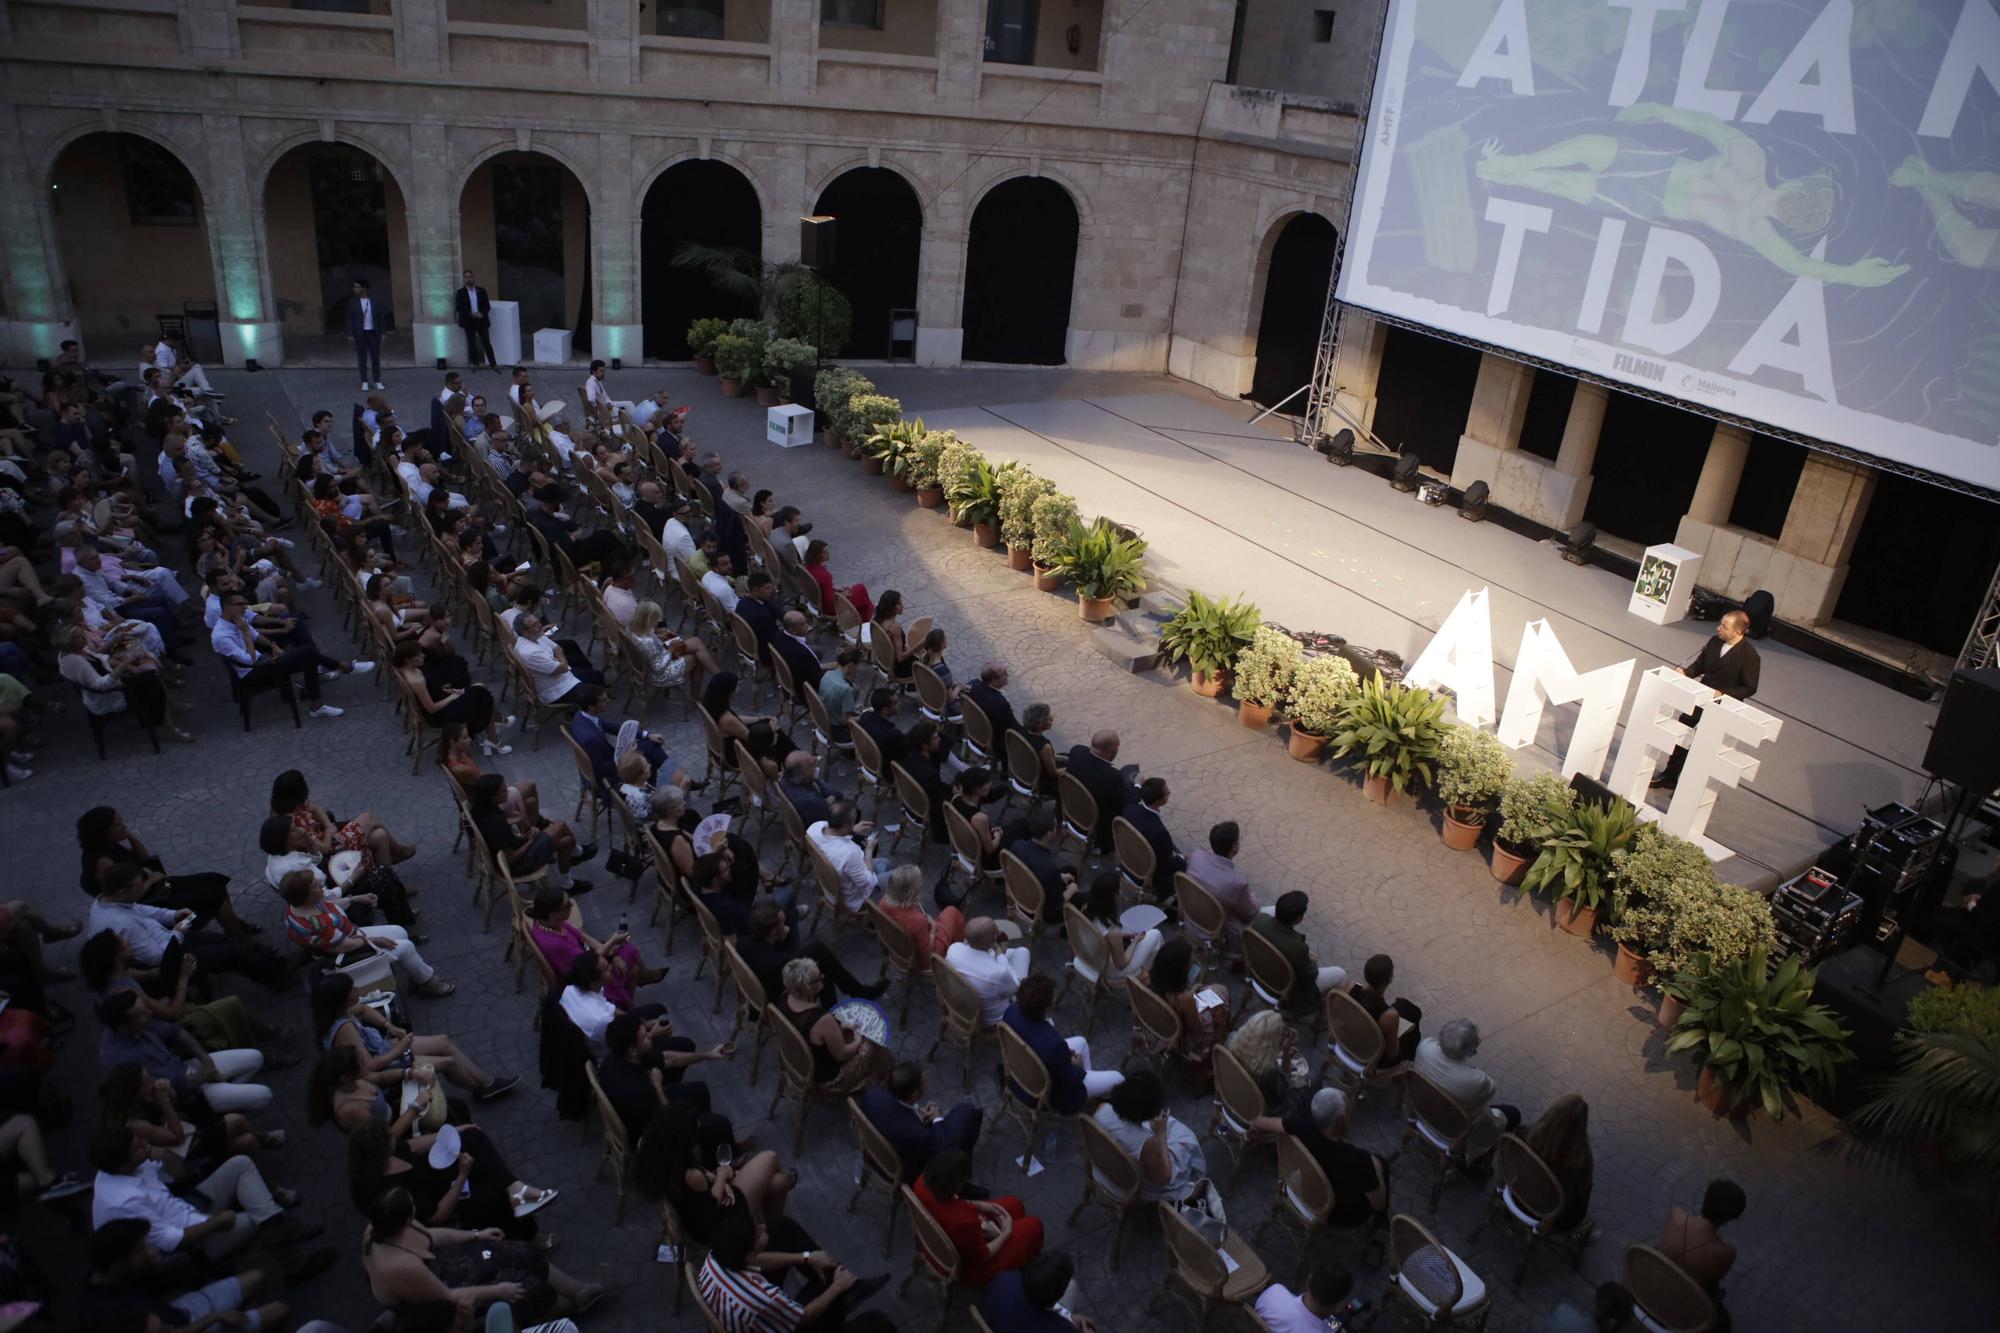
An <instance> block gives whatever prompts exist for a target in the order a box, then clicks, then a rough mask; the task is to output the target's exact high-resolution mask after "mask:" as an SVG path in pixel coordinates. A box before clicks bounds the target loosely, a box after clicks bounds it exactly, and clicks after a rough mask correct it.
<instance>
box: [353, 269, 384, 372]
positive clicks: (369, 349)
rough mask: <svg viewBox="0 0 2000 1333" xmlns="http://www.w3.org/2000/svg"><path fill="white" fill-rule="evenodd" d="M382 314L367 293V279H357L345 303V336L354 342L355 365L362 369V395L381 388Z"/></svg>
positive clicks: (379, 304)
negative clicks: (352, 291) (351, 293)
mask: <svg viewBox="0 0 2000 1333" xmlns="http://www.w3.org/2000/svg"><path fill="white" fill-rule="evenodd" d="M383 315H384V312H383V309H382V306H381V303H380V302H378V301H376V300H375V298H374V297H372V296H370V295H369V294H368V280H367V279H366V278H356V279H355V280H354V293H353V295H352V296H351V297H350V298H349V299H348V302H347V336H348V337H350V338H352V339H354V364H355V365H357V366H358V367H360V369H361V391H362V392H363V393H366V392H368V390H370V389H379V388H381V387H382V325H383V324H384V323H385V322H386V321H385V320H384V318H383ZM370 367H373V373H370Z"/></svg>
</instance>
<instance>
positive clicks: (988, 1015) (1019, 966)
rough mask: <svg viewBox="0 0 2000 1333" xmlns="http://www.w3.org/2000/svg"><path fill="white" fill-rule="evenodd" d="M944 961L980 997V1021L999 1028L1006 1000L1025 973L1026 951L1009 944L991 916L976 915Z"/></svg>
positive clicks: (1018, 985)
mask: <svg viewBox="0 0 2000 1333" xmlns="http://www.w3.org/2000/svg"><path fill="white" fill-rule="evenodd" d="M944 960H945V962H947V963H950V964H951V965H952V967H953V968H954V969H955V970H956V971H957V972H958V974H959V975H960V976H962V977H964V978H965V982H966V984H967V985H968V986H970V987H972V989H973V991H974V992H975V993H976V994H977V995H978V996H979V1020H980V1022H981V1023H983V1024H984V1025H985V1026H987V1027H998V1026H999V1025H1000V1020H1001V1019H1002V1018H1004V1017H1006V1014H1007V1002H1008V1001H1009V1000H1011V999H1013V998H1014V992H1015V991H1017V990H1019V989H1020V988H1021V979H1022V978H1023V977H1025V976H1027V975H1028V966H1029V956H1028V951H1027V950H1026V949H1020V948H1010V947H1008V940H1007V937H1006V936H1004V935H1002V934H1001V933H1000V926H999V923H998V922H996V921H994V919H993V918H992V917H990V916H976V917H974V918H972V920H970V921H968V922H966V923H965V938H964V939H962V940H960V941H959V942H958V943H956V944H954V945H952V946H951V947H950V948H949V949H946V950H945V952H944Z"/></svg>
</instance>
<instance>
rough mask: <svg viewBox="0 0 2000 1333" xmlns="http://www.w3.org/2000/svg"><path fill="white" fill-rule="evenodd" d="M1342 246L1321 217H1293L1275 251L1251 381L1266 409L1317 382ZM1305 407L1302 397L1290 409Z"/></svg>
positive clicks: (1266, 281)
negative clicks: (1330, 287) (1331, 283)
mask: <svg viewBox="0 0 2000 1333" xmlns="http://www.w3.org/2000/svg"><path fill="white" fill-rule="evenodd" d="M1339 248H1340V236H1339V233H1337V232H1336V231H1335V230H1334V228H1333V224H1332V223H1331V222H1328V221H1327V220H1326V219H1325V218H1323V217H1321V216H1320V215H1319V214H1317V213H1300V214H1298V215H1297V216H1295V217H1293V218H1292V219H1291V220H1290V221H1289V222H1287V223H1285V228H1284V230H1283V231H1281V232H1279V233H1278V240H1277V243H1276V244H1274V245H1273V246H1272V247H1271V262H1270V264H1269V266H1268V267H1267V268H1266V269H1265V273H1264V311H1263V314H1262V315H1261V316H1260V317H1259V318H1258V320H1257V370H1256V373H1255V374H1254V375H1252V377H1251V379H1250V396H1251V397H1252V398H1254V399H1256V400H1257V401H1258V402H1260V403H1262V404H1263V405H1264V406H1266V407H1269V406H1270V405H1271V404H1273V403H1275V402H1277V401H1278V400H1279V399H1281V398H1283V397H1284V396H1285V395H1286V394H1288V393H1291V392H1292V391H1293V390H1295V389H1297V388H1299V387H1300V386H1301V385H1303V384H1304V383H1305V382H1306V381H1307V380H1309V379H1311V378H1312V372H1313V355H1314V353H1315V352H1317V351H1318V350H1319V325H1320V319H1321V318H1322V317H1323V316H1324V315H1325V313H1326V285H1327V282H1328V280H1329V279H1331V277H1332V276H1333V261H1334V255H1335V252H1336V251H1337V250H1338V249H1339ZM1305 405H1306V403H1305V395H1303V394H1301V395H1299V397H1297V398H1295V399H1293V400H1292V401H1291V402H1290V403H1288V404H1287V405H1286V408H1285V410H1286V411H1288V412H1292V413H1294V414H1303V413H1304V411H1305Z"/></svg>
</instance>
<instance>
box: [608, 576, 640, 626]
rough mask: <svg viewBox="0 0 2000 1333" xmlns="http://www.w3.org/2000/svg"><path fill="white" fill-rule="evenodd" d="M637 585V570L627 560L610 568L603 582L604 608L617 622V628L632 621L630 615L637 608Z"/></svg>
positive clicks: (635, 611) (631, 615)
mask: <svg viewBox="0 0 2000 1333" xmlns="http://www.w3.org/2000/svg"><path fill="white" fill-rule="evenodd" d="M638 586H639V571H638V570H637V569H636V568H635V567H634V566H633V564H632V562H631V561H629V560H621V561H620V562H619V563H618V565H617V566H616V567H615V568H613V569H612V571H611V577H610V578H608V579H606V580H605V583H604V589H603V594H604V609H605V610H606V611H609V612H610V613H611V618H612V619H613V620H615V621H617V622H618V625H619V628H621V629H622V628H624V627H625V626H627V625H630V624H631V623H632V617H633V615H634V614H635V613H637V611H638V610H639V595H638V593H637V592H635V591H634V589H635V588H637V587H638Z"/></svg>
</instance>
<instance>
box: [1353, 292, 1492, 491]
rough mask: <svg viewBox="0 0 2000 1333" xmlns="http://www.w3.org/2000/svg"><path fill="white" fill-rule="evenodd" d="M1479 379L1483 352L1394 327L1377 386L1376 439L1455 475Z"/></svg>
mask: <svg viewBox="0 0 2000 1333" xmlns="http://www.w3.org/2000/svg"><path fill="white" fill-rule="evenodd" d="M1478 379H1479V349H1478V348H1476V347H1467V346H1465V345H1463V344H1461V343H1454V342H1446V341H1445V340H1444V339H1442V338H1433V337H1431V336H1430V335H1428V334H1423V333H1417V332H1415V331H1414V330H1412V329H1405V328H1399V327H1397V326H1396V325H1393V324H1392V325H1390V326H1389V336H1388V339H1387V341H1386V342H1385V343H1384V344H1383V346H1382V373H1381V375H1380V377H1379V378H1378V379H1377V380H1376V386H1375V424H1374V429H1375V435H1376V438H1378V439H1380V440H1381V441H1382V443H1384V444H1386V445H1388V446H1389V447H1390V448H1391V449H1394V450H1395V451H1396V452H1397V453H1402V452H1403V451H1405V450H1408V449H1414V450H1416V451H1417V457H1418V458H1420V459H1422V460H1423V463H1424V466H1425V467H1428V468H1433V469H1435V470H1437V471H1439V472H1450V471H1451V462H1452V460H1453V459H1454V458H1456V457H1458V437H1459V436H1461V435H1463V434H1465V414H1466V413H1467V412H1468V411H1470V410H1471V408H1472V386H1473V385H1474V384H1475V383H1476V382H1477V381H1478Z"/></svg>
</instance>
